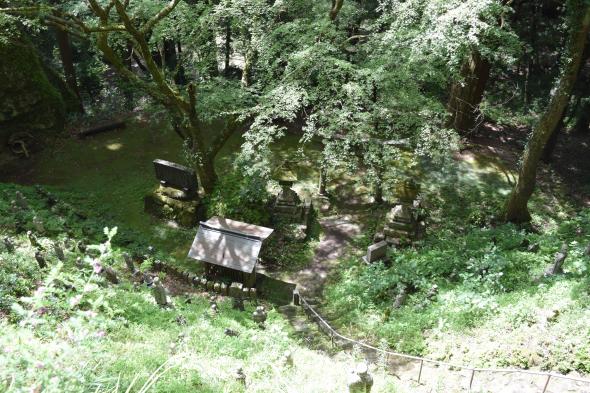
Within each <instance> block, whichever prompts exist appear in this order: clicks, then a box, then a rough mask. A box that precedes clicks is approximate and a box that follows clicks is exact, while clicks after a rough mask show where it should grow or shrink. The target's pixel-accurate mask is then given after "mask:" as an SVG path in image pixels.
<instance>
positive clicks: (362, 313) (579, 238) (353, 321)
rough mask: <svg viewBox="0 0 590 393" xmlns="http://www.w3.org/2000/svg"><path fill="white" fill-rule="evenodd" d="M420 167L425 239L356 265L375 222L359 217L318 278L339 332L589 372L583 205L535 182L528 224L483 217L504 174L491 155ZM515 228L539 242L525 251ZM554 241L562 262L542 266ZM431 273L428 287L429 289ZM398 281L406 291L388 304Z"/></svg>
mask: <svg viewBox="0 0 590 393" xmlns="http://www.w3.org/2000/svg"><path fill="white" fill-rule="evenodd" d="M429 173H430V174H429V175H426V179H424V180H423V184H424V185H425V187H424V186H423V194H424V196H425V203H426V205H427V207H428V212H429V213H430V217H429V235H428V237H427V238H426V240H424V241H423V242H421V243H419V245H418V246H417V247H416V248H410V249H405V250H398V251H395V252H393V253H392V254H391V255H390V258H391V262H390V264H388V265H384V264H375V265H373V266H366V265H364V263H362V261H361V260H360V255H361V254H362V250H363V248H364V247H366V246H367V245H368V244H369V243H370V239H371V237H372V232H373V231H374V230H375V229H374V226H369V227H368V232H367V233H365V234H364V235H363V236H362V237H361V238H359V239H357V240H356V242H355V245H356V247H357V248H356V249H355V250H353V251H352V252H351V253H350V254H349V255H347V256H346V257H345V258H344V259H343V260H342V261H341V263H340V266H341V269H340V270H339V272H337V274H335V275H334V276H333V277H332V278H331V280H330V281H329V285H328V287H327V288H326V290H325V295H326V301H325V302H324V304H325V307H324V312H325V313H327V314H328V315H331V316H332V317H333V318H334V321H335V323H336V324H337V326H339V328H340V329H341V330H342V331H343V332H345V333H347V334H350V335H352V336H357V337H362V338H365V339H368V340H369V341H372V342H380V341H382V340H386V341H387V343H388V344H389V345H390V346H391V347H393V348H395V349H397V350H400V351H403V352H408V353H413V354H420V355H426V356H430V357H434V358H437V359H446V360H453V361H456V362H459V363H465V364H471V365H473V366H501V367H523V368H538V369H544V370H557V371H560V372H563V373H568V372H571V371H576V372H579V373H582V374H588V373H590V362H588V351H589V349H590V345H589V342H590V340H589V338H590V324H589V323H588V321H589V320H590V319H588V316H589V315H590V314H589V313H590V310H589V309H588V301H589V300H590V285H589V284H590V283H589V281H588V279H587V272H588V269H589V268H590V258H589V257H588V256H585V255H584V249H585V247H586V245H587V244H588V242H589V240H590V210H589V209H583V208H576V207H575V206H574V205H573V204H572V203H570V202H568V200H567V198H566V197H565V196H564V195H563V194H560V192H559V188H556V187H553V188H552V189H551V190H550V191H547V189H544V188H541V190H542V191H541V192H537V193H536V194H535V195H534V197H533V200H532V202H531V210H532V211H533V217H534V220H533V223H534V225H535V226H536V227H537V228H539V232H538V233H531V232H527V231H526V230H525V229H522V228H519V227H516V226H514V225H510V224H498V223H496V222H494V220H493V217H494V216H497V213H498V211H499V209H500V208H501V204H502V203H503V201H504V198H505V195H506V193H507V192H508V191H509V190H510V181H511V180H510V179H512V178H513V175H512V174H511V172H510V171H508V170H506V168H503V167H500V166H498V163H497V162H494V161H490V160H489V159H488V158H487V157H486V158H485V159H484V160H481V159H479V158H478V157H475V158H472V159H470V160H467V161H457V162H455V163H451V164H447V166H446V168H445V169H444V170H440V171H436V172H435V171H432V172H429ZM525 239H526V241H528V242H529V243H530V244H537V245H538V246H539V250H538V251H537V252H529V251H527V250H526V247H525V246H522V245H521V244H522V242H523V241H524V240H525ZM563 242H565V243H567V244H568V245H569V250H570V251H569V256H568V258H567V259H566V263H565V265H564V269H565V274H564V275H560V276H557V277H554V278H542V275H543V271H544V269H545V268H546V267H547V266H548V265H549V264H551V263H552V261H553V257H554V254H555V252H557V251H558V250H559V249H560V247H561V244H562V243H563ZM539 277H541V278H539ZM433 285H437V288H438V291H437V293H436V295H435V296H431V298H429V297H428V296H427V294H428V293H429V291H430V290H431V289H432V287H433ZM401 286H410V287H411V288H413V291H412V293H411V295H410V296H409V297H408V299H407V301H406V303H405V305H404V306H403V307H401V308H399V309H395V308H393V302H394V299H395V297H396V296H397V294H398V293H399V291H400V289H401ZM554 314H555V315H554ZM547 318H549V319H547Z"/></svg>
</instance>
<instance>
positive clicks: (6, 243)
mask: <svg viewBox="0 0 590 393" xmlns="http://www.w3.org/2000/svg"><path fill="white" fill-rule="evenodd" d="M3 242H4V247H5V248H6V251H8V252H9V253H11V254H12V253H13V252H14V243H13V242H12V240H11V239H10V238H9V237H8V236H5V237H4V239H3Z"/></svg>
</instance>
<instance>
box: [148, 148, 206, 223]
mask: <svg viewBox="0 0 590 393" xmlns="http://www.w3.org/2000/svg"><path fill="white" fill-rule="evenodd" d="M154 169H155V171H156V178H157V179H158V180H159V182H160V185H159V187H158V188H157V189H156V190H154V191H153V192H151V193H149V194H148V195H146V196H145V198H144V210H145V211H146V212H148V213H150V214H152V215H155V216H157V217H160V218H163V219H166V220H168V221H171V222H173V223H175V224H176V225H180V226H184V227H193V226H195V225H196V224H197V223H198V222H199V218H201V217H200V216H201V215H202V214H203V206H202V204H201V202H200V200H199V195H198V188H199V187H198V182H197V176H196V174H195V171H194V170H193V169H191V168H188V167H185V166H182V165H179V164H176V163H174V162H170V161H166V160H159V159H158V160H154Z"/></svg>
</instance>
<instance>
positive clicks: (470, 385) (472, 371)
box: [469, 368, 475, 391]
mask: <svg viewBox="0 0 590 393" xmlns="http://www.w3.org/2000/svg"><path fill="white" fill-rule="evenodd" d="M473 377H475V369H474V368H473V369H471V379H469V391H471V387H472V386H473Z"/></svg>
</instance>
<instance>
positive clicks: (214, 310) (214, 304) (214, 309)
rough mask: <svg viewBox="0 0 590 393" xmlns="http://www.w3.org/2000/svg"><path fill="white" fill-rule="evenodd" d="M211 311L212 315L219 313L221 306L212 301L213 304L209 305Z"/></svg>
mask: <svg viewBox="0 0 590 393" xmlns="http://www.w3.org/2000/svg"><path fill="white" fill-rule="evenodd" d="M209 311H210V313H211V315H212V316H215V315H217V313H218V312H219V307H217V303H211V305H210V306H209Z"/></svg>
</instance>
